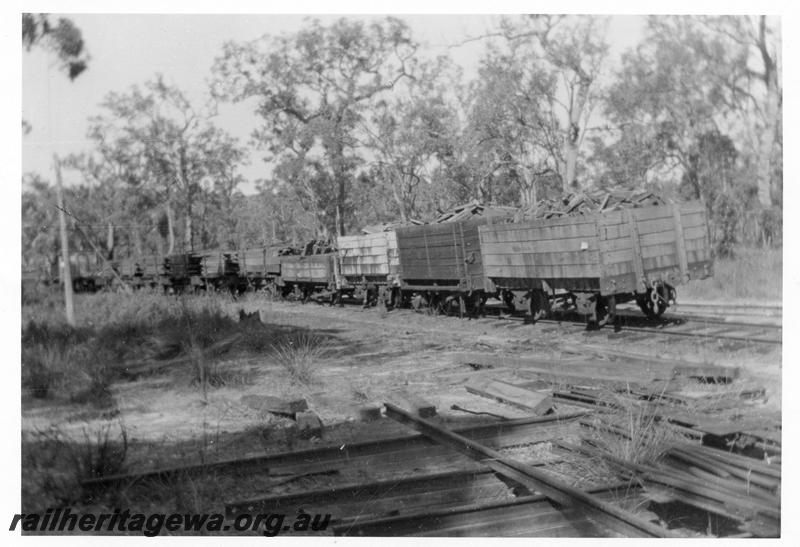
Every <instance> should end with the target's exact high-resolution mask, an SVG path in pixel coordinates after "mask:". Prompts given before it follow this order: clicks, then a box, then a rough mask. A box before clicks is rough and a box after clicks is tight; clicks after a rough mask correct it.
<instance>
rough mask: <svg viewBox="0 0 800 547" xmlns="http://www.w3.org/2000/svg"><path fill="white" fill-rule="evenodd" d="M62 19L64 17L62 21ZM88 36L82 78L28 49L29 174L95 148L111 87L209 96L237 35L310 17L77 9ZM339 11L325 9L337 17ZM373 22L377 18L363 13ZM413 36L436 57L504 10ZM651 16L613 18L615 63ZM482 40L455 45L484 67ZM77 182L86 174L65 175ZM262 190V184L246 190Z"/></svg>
mask: <svg viewBox="0 0 800 547" xmlns="http://www.w3.org/2000/svg"><path fill="white" fill-rule="evenodd" d="M55 17H56V16H54V18H55ZM68 17H70V18H71V19H72V20H73V21H74V22H75V24H76V25H77V26H78V28H80V29H81V32H82V33H83V37H84V41H85V43H86V47H87V49H88V51H89V54H90V55H91V59H90V62H89V68H88V69H87V70H86V71H85V72H84V73H83V74H81V75H80V76H79V77H78V78H77V79H76V80H75V81H74V82H70V81H69V79H68V78H66V76H65V74H64V73H62V72H59V71H57V70H55V69H54V68H53V69H48V57H47V55H46V53H45V52H44V51H42V50H41V49H34V50H32V51H31V52H23V54H22V117H23V118H24V119H25V120H27V121H28V122H29V123H30V124H31V125H32V126H33V130H32V131H31V133H30V134H28V135H27V136H25V137H23V140H22V172H23V173H25V172H28V171H36V172H39V173H40V174H42V175H43V176H48V174H49V173H50V171H49V170H50V165H51V162H52V155H53V152H57V153H58V154H59V155H64V154H68V153H77V152H81V151H84V150H89V149H91V142H89V141H87V140H86V131H87V127H88V124H87V119H88V118H89V116H91V115H94V114H97V113H99V112H100V108H99V104H100V102H101V101H102V99H103V97H104V96H105V95H106V94H107V93H108V92H110V91H124V90H126V89H127V88H129V87H130V86H131V85H133V84H141V83H144V82H145V81H146V80H148V79H151V78H152V77H153V76H154V75H155V74H156V73H159V72H160V73H162V74H163V75H164V76H165V77H166V80H167V81H168V82H170V83H172V84H174V85H177V86H178V87H180V88H181V89H183V90H185V91H186V92H187V93H188V94H189V96H190V97H191V98H192V99H193V100H195V101H196V102H197V104H198V105H199V104H200V103H201V101H202V100H203V98H204V97H205V96H206V94H207V87H208V86H207V80H208V79H209V78H210V75H211V66H212V63H213V61H214V58H215V57H216V56H218V55H219V54H220V52H221V50H222V44H223V43H224V42H226V41H228V40H251V39H254V38H258V37H260V36H262V35H264V34H271V35H274V34H280V33H282V32H292V31H295V30H297V29H299V28H301V26H302V25H303V19H304V17H305V16H299V15H298V16H295V15H82V14H69V15H68ZM336 17H339V16H320V17H319V18H320V19H322V20H323V21H332V20H333V19H335V18H336ZM354 17H357V18H362V19H370V18H372V17H375V16H367V15H361V16H354ZM400 17H401V18H402V19H405V20H406V21H407V22H408V24H409V25H410V27H411V29H412V32H413V36H414V37H415V38H416V39H417V40H419V41H421V42H423V43H425V44H427V46H426V47H424V48H423V49H422V50H421V51H420V53H421V55H424V56H435V55H439V54H442V53H446V52H447V51H448V49H447V47H446V46H447V45H449V44H453V43H458V42H460V41H461V40H463V39H464V38H466V37H470V36H475V35H479V34H482V33H484V32H486V31H487V30H489V29H492V28H493V26H494V25H493V23H494V22H496V21H497V20H498V17H497V16H480V15H403V16H400ZM643 21H644V18H643V17H642V16H614V17H613V18H612V20H611V22H610V25H609V42H610V43H611V45H612V49H611V59H610V60H611V65H610V66H614V65H615V64H616V62H617V61H618V60H619V55H620V54H621V52H622V51H623V50H625V49H627V48H628V47H632V46H634V45H635V44H636V43H637V42H638V40H639V38H640V37H641V33H642V27H643ZM483 47H484V45H483V43H482V42H472V43H469V44H467V45H464V46H461V47H458V48H452V49H449V53H450V55H451V56H452V57H453V59H454V60H455V61H456V63H458V64H459V65H461V66H462V67H463V68H464V70H465V76H470V75H472V74H474V71H475V69H476V67H477V63H478V60H479V59H480V57H481V55H482V52H483ZM217 123H218V125H220V126H221V127H223V128H224V129H226V130H227V131H229V132H230V133H231V134H233V135H235V136H237V137H239V138H240V139H242V141H243V142H247V140H248V138H249V135H250V133H251V131H252V130H253V129H254V128H255V127H256V125H257V123H258V122H257V120H256V119H255V118H254V114H253V112H252V107H251V105H248V104H241V105H235V106H227V107H223V108H221V109H220V115H219V117H218V118H217ZM261 157H262V156H261V154H260V153H259V152H254V153H253V154H252V155H251V161H250V165H248V166H246V167H245V168H244V169H243V173H244V174H245V177H246V178H247V179H248V180H250V181H253V180H255V179H257V178H260V177H264V176H266V174H267V172H268V170H267V166H266V165H265V164H264V162H263V160H262V159H261ZM65 179H66V180H67V182H68V183H69V182H74V181H76V180H77V174H76V173H65ZM242 189H243V190H244V191H246V192H248V193H249V192H251V191H252V190H253V186H252V184H247V185H245V186H243V188H242Z"/></svg>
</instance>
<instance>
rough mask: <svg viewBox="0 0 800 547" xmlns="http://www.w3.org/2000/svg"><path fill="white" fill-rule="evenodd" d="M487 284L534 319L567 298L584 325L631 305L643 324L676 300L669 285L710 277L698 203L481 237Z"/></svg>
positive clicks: (502, 228) (504, 228)
mask: <svg viewBox="0 0 800 547" xmlns="http://www.w3.org/2000/svg"><path fill="white" fill-rule="evenodd" d="M479 234H480V242H481V253H482V258H483V267H484V270H485V273H486V277H487V278H488V280H489V281H490V282H491V283H493V284H494V285H495V286H496V288H497V289H498V290H499V291H501V292H502V293H504V294H505V295H506V297H507V298H510V299H513V302H515V303H516V304H518V305H525V304H528V305H529V306H530V312H531V314H532V315H533V316H534V318H537V317H541V316H543V315H546V314H547V313H548V312H549V311H550V309H551V306H552V304H553V302H554V301H555V300H556V299H568V300H570V301H571V304H574V305H575V306H576V307H577V309H578V311H579V313H583V314H585V315H587V317H589V321H590V322H593V321H594V322H598V323H600V324H602V323H604V322H606V321H608V320H609V319H613V317H614V316H615V308H616V304H619V303H622V302H626V301H631V300H635V301H636V302H637V304H638V305H639V307H640V308H641V309H642V311H643V312H644V313H645V314H646V315H648V316H649V317H657V316H659V315H661V314H662V313H663V312H664V311H665V310H666V308H667V307H668V306H669V304H670V303H671V302H674V300H675V289H674V286H675V285H679V284H681V283H684V282H686V281H687V280H689V279H702V278H705V277H708V276H710V275H711V274H712V267H713V263H712V258H711V245H710V240H709V233H708V218H707V213H706V210H705V208H704V207H703V205H702V204H701V203H698V202H691V203H686V204H681V205H678V204H670V205H664V206H656V207H641V208H625V209H619V210H615V211H610V212H605V213H593V214H586V215H579V216H571V217H566V218H560V219H548V220H536V221H531V222H525V223H514V224H491V225H487V226H482V227H481V228H480V230H479Z"/></svg>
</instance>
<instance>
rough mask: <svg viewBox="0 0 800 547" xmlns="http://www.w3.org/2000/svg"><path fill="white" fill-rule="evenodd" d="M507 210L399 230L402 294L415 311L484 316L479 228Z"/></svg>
mask: <svg viewBox="0 0 800 547" xmlns="http://www.w3.org/2000/svg"><path fill="white" fill-rule="evenodd" d="M490 218H493V219H498V220H499V219H508V218H510V217H509V212H508V210H502V209H498V210H496V211H492V210H490V209H486V210H485V211H482V214H481V215H480V216H473V217H472V218H468V219H466V220H458V221H454V222H442V223H438V224H425V225H422V226H411V227H407V228H399V229H398V230H397V250H398V258H399V261H400V268H399V276H400V290H401V293H402V298H403V300H404V301H407V302H409V303H410V304H411V305H412V306H413V307H414V308H417V309H418V308H420V307H433V308H436V309H439V310H446V311H457V312H458V313H459V315H464V314H465V313H467V312H471V311H479V310H480V309H481V308H482V307H483V304H484V303H485V302H486V299H487V296H488V294H487V287H486V278H485V276H484V271H483V257H482V255H481V248H480V239H479V236H478V228H479V227H481V226H483V225H485V224H486V223H487V222H488V221H489V219H490Z"/></svg>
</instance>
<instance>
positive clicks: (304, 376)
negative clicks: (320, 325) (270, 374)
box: [272, 333, 329, 384]
mask: <svg viewBox="0 0 800 547" xmlns="http://www.w3.org/2000/svg"><path fill="white" fill-rule="evenodd" d="M328 349H329V344H328V342H327V341H326V340H325V339H323V338H321V337H319V336H315V335H313V334H307V333H301V334H296V335H293V336H289V337H287V338H285V339H283V340H281V341H280V342H278V343H277V344H275V345H273V346H272V354H273V358H274V359H275V361H276V362H277V363H278V364H279V365H280V366H282V367H283V368H284V369H286V371H287V372H289V374H290V375H291V377H292V379H294V380H296V381H298V382H300V383H301V384H310V383H312V382H313V381H314V372H315V369H316V367H317V365H318V364H319V362H320V361H321V360H322V359H323V358H324V357H325V354H326V353H327V351H328Z"/></svg>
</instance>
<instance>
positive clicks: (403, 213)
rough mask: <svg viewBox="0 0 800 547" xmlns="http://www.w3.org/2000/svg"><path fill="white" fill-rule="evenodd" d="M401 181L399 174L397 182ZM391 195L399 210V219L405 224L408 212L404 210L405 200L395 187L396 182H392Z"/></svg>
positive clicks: (400, 182)
mask: <svg viewBox="0 0 800 547" xmlns="http://www.w3.org/2000/svg"><path fill="white" fill-rule="evenodd" d="M395 182H398V181H395ZM402 183H403V181H402V175H399V184H402ZM392 196H393V197H394V202H395V203H396V204H397V208H398V210H399V211H400V220H401V221H402V222H403V223H404V224H405V223H406V222H407V221H408V213H407V212H406V205H405V202H404V201H403V198H402V196H401V195H400V192H399V191H398V189H397V184H392Z"/></svg>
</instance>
